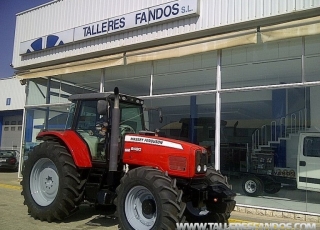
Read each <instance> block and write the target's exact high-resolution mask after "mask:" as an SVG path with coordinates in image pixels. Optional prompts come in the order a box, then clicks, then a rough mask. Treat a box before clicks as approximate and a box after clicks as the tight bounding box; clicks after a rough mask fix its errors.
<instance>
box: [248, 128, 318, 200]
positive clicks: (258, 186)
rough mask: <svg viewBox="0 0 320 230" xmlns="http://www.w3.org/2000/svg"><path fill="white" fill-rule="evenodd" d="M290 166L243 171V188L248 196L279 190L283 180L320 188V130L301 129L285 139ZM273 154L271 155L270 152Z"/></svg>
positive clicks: (285, 182) (313, 189) (303, 187)
mask: <svg viewBox="0 0 320 230" xmlns="http://www.w3.org/2000/svg"><path fill="white" fill-rule="evenodd" d="M286 150H287V151H286V152H287V153H286V154H287V167H286V168H276V167H275V168H273V169H272V168H270V173H266V174H259V173H252V171H250V170H247V172H245V173H243V176H245V177H244V179H243V181H242V188H243V190H244V192H245V193H246V194H247V195H249V196H259V195H261V193H262V192H263V191H264V192H266V193H270V194H272V193H276V192H278V191H279V190H280V189H281V184H287V185H292V186H294V187H296V188H297V189H303V190H308V191H315V192H320V133H319V132H310V133H309V132H302V133H299V134H295V135H292V136H291V137H290V138H288V139H287V140H286ZM270 156H272V155H271V154H270Z"/></svg>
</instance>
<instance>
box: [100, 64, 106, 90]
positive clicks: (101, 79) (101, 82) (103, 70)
mask: <svg viewBox="0 0 320 230" xmlns="http://www.w3.org/2000/svg"><path fill="white" fill-rule="evenodd" d="M105 76H106V70H105V69H101V78H100V91H99V92H100V93H103V92H104V81H105Z"/></svg>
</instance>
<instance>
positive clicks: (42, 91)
mask: <svg viewBox="0 0 320 230" xmlns="http://www.w3.org/2000/svg"><path fill="white" fill-rule="evenodd" d="M46 92H47V79H45V78H35V79H30V80H28V84H27V100H26V105H40V104H45V103H46Z"/></svg>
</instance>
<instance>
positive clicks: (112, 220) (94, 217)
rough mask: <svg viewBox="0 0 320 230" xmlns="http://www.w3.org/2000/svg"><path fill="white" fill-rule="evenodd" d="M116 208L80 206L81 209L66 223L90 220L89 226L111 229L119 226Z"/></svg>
mask: <svg viewBox="0 0 320 230" xmlns="http://www.w3.org/2000/svg"><path fill="white" fill-rule="evenodd" d="M115 211H116V209H115V207H114V206H101V207H93V206H90V205H86V204H84V205H80V207H79V209H78V210H77V211H75V212H74V213H73V214H72V215H71V216H69V217H68V218H67V219H66V220H64V221H63V222H64V223H72V222H76V221H82V220H88V221H87V222H86V223H85V225H87V226H101V227H111V226H117V225H118V224H119V221H118V218H117V217H116V216H115Z"/></svg>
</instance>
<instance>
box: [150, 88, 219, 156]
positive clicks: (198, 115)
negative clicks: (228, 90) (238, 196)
mask: <svg viewBox="0 0 320 230" xmlns="http://www.w3.org/2000/svg"><path fill="white" fill-rule="evenodd" d="M145 107H146V111H147V113H146V114H145V122H146V123H147V125H146V126H147V128H148V129H149V130H151V131H155V130H158V131H160V134H161V135H163V136H165V137H168V138H173V139H178V140H183V141H188V142H191V143H195V144H198V145H201V146H204V147H206V148H207V149H208V151H209V153H210V154H211V152H212V151H213V149H214V133H215V129H214V123H215V94H207V95H203V94H202V95H201V94H198V95H197V94H195V95H191V96H190V95H188V96H175V97H170V99H168V98H157V99H156V98H153V99H146V100H145ZM159 111H161V114H162V116H163V122H162V123H161V122H159Z"/></svg>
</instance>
